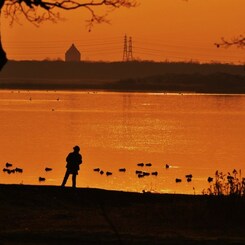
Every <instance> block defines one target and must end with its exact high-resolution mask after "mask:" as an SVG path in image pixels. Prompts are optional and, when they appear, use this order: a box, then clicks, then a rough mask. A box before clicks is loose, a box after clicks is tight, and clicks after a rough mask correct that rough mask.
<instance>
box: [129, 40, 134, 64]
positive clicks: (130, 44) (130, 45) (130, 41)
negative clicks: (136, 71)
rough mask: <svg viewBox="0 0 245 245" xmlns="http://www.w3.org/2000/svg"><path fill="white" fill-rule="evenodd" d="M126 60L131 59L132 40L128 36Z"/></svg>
mask: <svg viewBox="0 0 245 245" xmlns="http://www.w3.org/2000/svg"><path fill="white" fill-rule="evenodd" d="M128 60H130V61H132V60H133V42H132V37H129V40H128Z"/></svg>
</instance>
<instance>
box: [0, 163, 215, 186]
mask: <svg viewBox="0 0 245 245" xmlns="http://www.w3.org/2000/svg"><path fill="white" fill-rule="evenodd" d="M137 167H140V168H142V169H144V170H146V168H147V169H148V171H144V170H139V169H137V170H135V174H136V175H137V177H138V178H144V177H147V176H150V175H152V176H158V171H152V172H151V171H149V169H150V167H152V164H151V163H138V164H137ZM164 167H165V169H169V168H170V167H171V166H170V165H169V164H166V165H165V166H164ZM44 170H45V172H50V171H52V170H53V169H52V168H49V167H46V168H45V169H44ZM23 171H24V170H23V169H22V168H19V167H15V168H14V167H13V164H12V163H9V162H7V163H6V164H5V167H4V168H3V172H4V173H7V174H14V173H23ZM93 171H94V172H98V173H99V174H100V175H106V176H111V175H113V173H112V172H110V171H104V170H102V169H101V168H94V169H93ZM118 171H119V172H122V173H125V172H126V171H127V170H126V168H119V169H118ZM192 177H193V176H192V174H187V175H185V178H186V181H187V182H191V181H192ZM38 181H39V182H44V181H46V178H45V177H38ZM207 181H208V182H209V183H210V182H212V181H213V178H212V177H208V179H207ZM175 182H176V183H181V182H182V179H180V178H176V179H175Z"/></svg>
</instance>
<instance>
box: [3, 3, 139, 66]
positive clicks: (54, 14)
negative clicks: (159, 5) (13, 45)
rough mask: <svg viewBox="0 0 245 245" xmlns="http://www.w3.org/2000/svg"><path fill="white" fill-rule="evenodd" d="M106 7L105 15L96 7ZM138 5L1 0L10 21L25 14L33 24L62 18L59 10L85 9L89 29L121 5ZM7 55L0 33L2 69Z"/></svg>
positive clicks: (17, 19) (104, 19) (104, 20)
mask: <svg viewBox="0 0 245 245" xmlns="http://www.w3.org/2000/svg"><path fill="white" fill-rule="evenodd" d="M99 6H104V7H106V10H105V11H106V12H105V13H104V14H103V15H98V14H97V12H96V8H97V7H99ZM135 6H136V0H0V11H1V13H4V14H5V16H7V17H9V18H10V23H13V22H18V21H19V17H20V16H24V17H25V18H26V19H27V20H28V21H30V22H32V23H33V24H36V25H38V24H40V23H41V22H43V21H45V20H50V21H53V22H56V21H57V20H59V19H60V15H59V12H58V11H59V10H75V9H79V8H81V9H85V10H87V11H89V13H90V15H91V18H90V19H89V20H88V25H89V30H91V27H92V26H93V25H94V23H102V22H107V21H108V20H107V18H106V17H107V14H108V13H109V12H110V11H112V10H114V9H118V8H121V7H126V8H131V7H135ZM6 62H7V57H6V53H5V51H4V49H3V47H2V43H1V34H0V70H1V69H2V67H3V66H4V65H5V64H6Z"/></svg>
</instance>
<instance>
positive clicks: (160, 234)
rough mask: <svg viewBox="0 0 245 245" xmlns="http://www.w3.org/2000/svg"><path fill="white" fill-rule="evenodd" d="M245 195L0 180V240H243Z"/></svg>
mask: <svg viewBox="0 0 245 245" xmlns="http://www.w3.org/2000/svg"><path fill="white" fill-rule="evenodd" d="M244 205H245V198H244V197H241V198H232V197H227V196H226V197H225V196H223V197H220V196H204V195H196V196H195V195H183V194H149V193H131V192H122V191H110V190H103V189H93V188H91V189H90V188H77V189H72V188H70V187H65V188H61V187H59V186H38V185H37V186H33V185H28V186H26V185H4V184H0V212H1V215H0V221H1V222H0V241H1V242H0V244H1V245H2V244H4V245H5V244H11V245H12V244H13V245H15V244H16V245H17V244H22V243H24V244H30V245H32V244H35V245H36V244H40V245H42V244H47V245H49V244H50V245H51V244H67V243H72V244H95V245H97V244H106V243H107V244H119V245H120V244H125V245H127V244H137V245H138V244H172V245H173V244H176V245H177V244H193V245H195V244H225V245H226V244H227V245H228V244H244V243H245V234H244V228H245V210H244Z"/></svg>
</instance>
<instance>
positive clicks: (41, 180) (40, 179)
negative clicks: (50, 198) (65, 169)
mask: <svg viewBox="0 0 245 245" xmlns="http://www.w3.org/2000/svg"><path fill="white" fill-rule="evenodd" d="M38 180H39V182H44V181H45V180H46V179H45V178H43V177H39V178H38Z"/></svg>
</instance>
